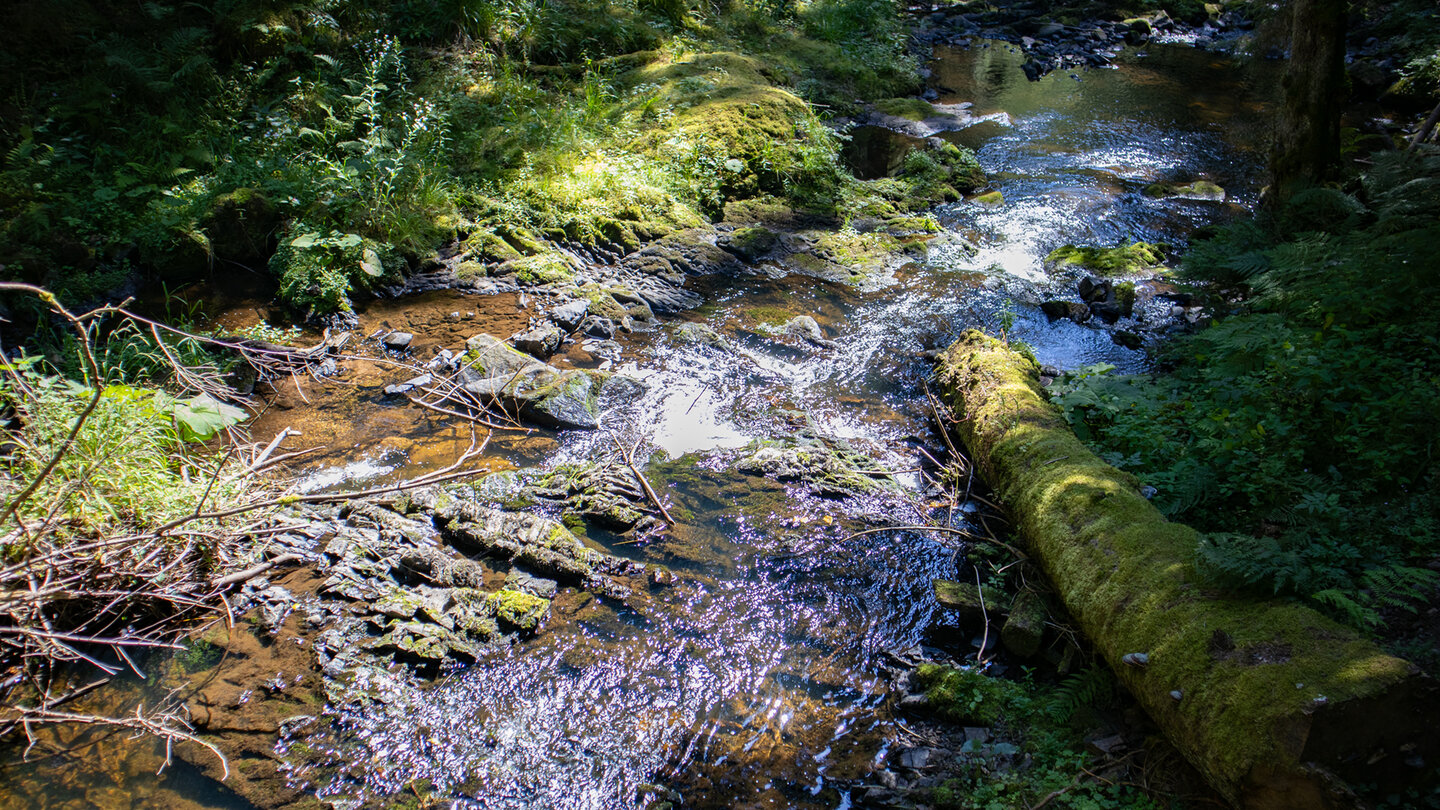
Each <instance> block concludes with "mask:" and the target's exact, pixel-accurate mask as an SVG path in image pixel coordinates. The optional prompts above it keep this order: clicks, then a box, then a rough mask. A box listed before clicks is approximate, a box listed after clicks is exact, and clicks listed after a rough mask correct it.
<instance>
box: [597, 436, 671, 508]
mask: <svg viewBox="0 0 1440 810" xmlns="http://www.w3.org/2000/svg"><path fill="white" fill-rule="evenodd" d="M611 438H612V439H614V441H615V449H617V450H619V451H620V457H621V458H623V459H625V466H627V467H629V468H630V472H633V473H635V477H636V478H637V479H639V481H640V486H642V487H644V488H645V495H646V497H648V498H649V499H650V502H651V503H653V504H655V508H657V509H659V510H660V514H661V515H662V516H664V518H665V523H666V524H668V525H669V526H670V527H671V528H674V527H675V518H673V517H670V510H668V509H666V508H665V504H663V503H661V502H660V496H659V495H656V494H655V490H654V489H652V488H651V487H650V482H649V481H647V480H646V479H645V476H644V475H643V474H642V473H641V472H640V469H639V468H638V467H636V466H635V461H634V459H633V458H631V456H632V453H633V451H626V449H625V445H623V444H621V443H620V437H618V436H612V437H611ZM637 447H638V445H637Z"/></svg>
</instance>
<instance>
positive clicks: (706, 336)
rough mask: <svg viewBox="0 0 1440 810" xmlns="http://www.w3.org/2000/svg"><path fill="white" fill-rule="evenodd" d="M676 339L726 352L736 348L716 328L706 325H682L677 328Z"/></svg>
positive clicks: (694, 323) (693, 323)
mask: <svg viewBox="0 0 1440 810" xmlns="http://www.w3.org/2000/svg"><path fill="white" fill-rule="evenodd" d="M675 339H676V340H679V341H680V342H682V343H699V344H701V345H705V346H711V347H714V348H716V349H722V350H725V351H729V350H730V349H733V348H734V344H732V343H731V342H730V339H729V338H727V337H725V336H724V335H722V334H720V333H719V332H717V331H715V328H714V327H712V326H710V325H709V324H705V323H698V322H691V323H682V324H680V325H679V326H677V327H675Z"/></svg>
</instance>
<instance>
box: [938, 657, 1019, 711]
mask: <svg viewBox="0 0 1440 810" xmlns="http://www.w3.org/2000/svg"><path fill="white" fill-rule="evenodd" d="M914 678H915V681H914V683H915V686H917V687H918V688H919V689H920V690H921V691H923V692H924V693H925V697H926V705H927V706H929V707H930V708H931V710H933V711H934V712H935V713H936V714H937V715H939V716H940V717H941V718H943V719H945V720H948V721H950V722H952V723H955V724H958V725H962V726H993V725H995V724H996V723H998V722H1000V720H1001V719H1002V718H1003V717H1005V715H1006V713H1007V712H1008V711H1009V709H1010V706H1011V704H1012V702H1013V700H1014V695H1015V692H1016V691H1017V687H1016V686H1015V685H1014V684H1010V683H1007V682H1005V681H1002V680H999V679H998V678H991V677H988V676H986V675H985V674H984V673H983V672H980V671H979V670H974V669H953V668H951V667H945V666H940V665H938V664H921V665H920V666H919V667H918V668H916V670H915V675H914Z"/></svg>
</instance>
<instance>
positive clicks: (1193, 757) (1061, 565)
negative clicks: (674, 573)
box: [939, 332, 1440, 810]
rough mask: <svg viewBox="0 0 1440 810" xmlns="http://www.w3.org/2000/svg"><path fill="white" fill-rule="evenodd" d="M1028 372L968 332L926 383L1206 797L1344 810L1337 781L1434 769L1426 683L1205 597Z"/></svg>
mask: <svg viewBox="0 0 1440 810" xmlns="http://www.w3.org/2000/svg"><path fill="white" fill-rule="evenodd" d="M1037 372H1038V370H1037V369H1036V368H1035V364H1034V363H1033V362H1032V361H1031V360H1028V359H1026V358H1024V357H1022V356H1020V355H1018V354H1016V353H1015V352H1013V351H1011V350H1010V349H1009V347H1007V346H1006V345H1005V344H1004V343H1002V342H1000V341H998V340H995V339H994V338H990V337H987V336H985V335H983V334H980V333H978V332H967V333H966V334H965V335H964V336H962V337H961V339H960V340H959V341H958V342H956V343H955V345H953V346H951V347H950V348H949V349H948V350H947V351H946V352H945V354H944V355H943V356H942V357H941V359H940V367H939V378H940V384H941V389H942V391H943V393H944V396H945V398H946V401H947V402H948V403H949V404H950V405H951V407H952V408H954V410H955V412H956V413H958V414H961V415H962V418H961V419H960V421H959V422H958V423H957V424H956V431H957V433H959V435H960V437H961V439H962V440H963V441H964V442H965V445H966V447H967V448H969V451H970V454H971V456H972V458H973V459H974V460H975V462H976V463H977V465H978V466H979V468H980V470H981V472H982V474H983V477H984V478H985V480H986V481H987V482H988V483H989V484H990V485H991V486H993V487H994V488H995V491H996V492H997V493H998V494H999V495H1000V497H1001V499H1002V500H1003V501H1004V503H1005V505H1006V506H1007V508H1008V509H1009V510H1010V511H1011V513H1012V518H1013V520H1014V522H1015V525H1016V527H1017V529H1018V531H1019V532H1020V533H1021V535H1022V536H1023V538H1024V540H1025V541H1026V543H1027V551H1028V552H1029V554H1030V555H1031V557H1032V558H1033V559H1035V560H1036V561H1037V562H1038V563H1039V564H1040V566H1041V567H1042V568H1043V569H1044V571H1045V573H1046V575H1047V576H1048V577H1049V578H1050V580H1051V582H1052V583H1053V585H1054V586H1055V589H1056V592H1057V594H1058V595H1059V597H1060V599H1061V600H1062V602H1063V603H1064V605H1065V607H1066V608H1067V609H1068V611H1069V612H1070V614H1071V616H1073V617H1074V619H1075V621H1076V622H1077V623H1078V625H1079V627H1080V629H1081V630H1082V631H1083V632H1084V633H1085V635H1086V636H1087V637H1088V638H1089V639H1090V640H1091V641H1092V642H1093V643H1094V644H1095V646H1096V648H1097V650H1098V651H1099V652H1100V653H1101V654H1102V655H1103V656H1104V658H1105V660H1106V661H1107V662H1108V663H1109V664H1110V667H1111V668H1112V669H1113V670H1114V671H1115V674H1116V676H1117V677H1118V678H1119V679H1120V681H1121V682H1122V683H1123V684H1124V685H1125V686H1126V688H1128V689H1129V690H1130V692H1131V693H1132V694H1133V695H1134V696H1135V698H1136V700H1137V701H1138V702H1139V703H1140V705H1141V706H1142V707H1144V709H1145V710H1146V712H1148V713H1149V715H1150V716H1151V717H1152V718H1153V719H1154V720H1155V722H1156V724H1157V725H1159V726H1160V728H1161V729H1163V730H1164V732H1165V734H1166V736H1168V737H1169V739H1170V740H1171V741H1172V742H1173V743H1174V745H1175V747H1176V748H1177V749H1179V750H1180V752H1181V753H1183V754H1184V755H1185V756H1186V758H1187V759H1189V761H1190V762H1191V763H1192V764H1193V765H1194V766H1195V767H1196V769H1197V770H1199V771H1200V773H1202V774H1203V775H1204V776H1205V778H1206V779H1207V780H1208V781H1209V782H1210V784H1211V785H1212V786H1214V788H1215V789H1216V790H1217V791H1219V792H1220V793H1221V794H1222V795H1224V796H1225V797H1226V798H1227V799H1229V800H1230V801H1231V802H1234V803H1236V804H1237V805H1239V806H1242V807H1245V808H1250V809H1251V810H1262V809H1263V810H1279V809H1280V808H1288V809H1290V810H1296V809H1301V808H1332V807H1347V806H1351V802H1352V801H1353V797H1352V796H1349V791H1348V789H1347V788H1346V787H1345V785H1344V783H1343V782H1342V781H1340V779H1337V778H1335V774H1339V775H1341V776H1343V777H1345V778H1351V779H1355V780H1356V781H1360V782H1368V783H1379V784H1384V783H1386V782H1391V783H1392V784H1393V783H1395V782H1404V781H1405V780H1407V779H1413V778H1414V774H1415V773H1416V771H1415V769H1414V768H1412V767H1410V766H1409V765H1407V763H1406V759H1407V758H1410V757H1414V756H1422V757H1424V760H1425V762H1426V763H1430V762H1433V761H1434V760H1433V759H1432V758H1431V756H1430V754H1433V753H1434V747H1435V743H1434V740H1433V738H1434V737H1435V736H1436V735H1434V733H1433V732H1432V731H1429V730H1427V729H1426V728H1425V727H1426V726H1427V725H1431V724H1433V721H1434V718H1435V717H1437V716H1440V714H1437V713H1436V704H1437V702H1440V694H1437V689H1436V687H1435V685H1434V683H1433V682H1432V681H1430V680H1429V679H1428V678H1426V677H1425V676H1423V675H1422V674H1420V673H1419V671H1418V670H1417V669H1416V668H1415V667H1413V666H1412V665H1410V664H1409V663H1407V662H1405V661H1403V660H1401V659H1399V658H1396V657H1394V656H1391V655H1388V654H1386V653H1385V652H1384V651H1382V650H1380V649H1379V648H1378V647H1376V646H1375V645H1374V644H1372V643H1371V642H1369V641H1367V640H1365V639H1362V638H1361V637H1360V636H1359V635H1357V634H1356V633H1355V632H1354V631H1352V630H1350V629H1349V628H1346V627H1344V626H1342V625H1339V624H1337V623H1336V622H1333V621H1331V620H1329V619H1327V618H1325V617H1324V616H1322V615H1320V614H1319V613H1316V612H1315V611H1313V610H1310V609H1308V608H1306V607H1304V606H1302V605H1299V604H1296V603H1293V602H1285V601H1280V600H1263V599H1252V598H1248V597H1244V596H1239V595H1235V594H1230V593H1225V592H1219V591H1216V590H1215V589H1213V588H1212V586H1210V585H1208V584H1206V583H1204V582H1202V581H1201V580H1200V579H1199V577H1198V575H1197V573H1196V572H1195V570H1194V569H1193V567H1192V565H1191V560H1192V558H1193V553H1194V549H1195V546H1196V543H1197V542H1198V540H1199V534H1198V533H1197V532H1195V531H1194V530H1193V529H1190V528H1188V527H1186V526H1183V525H1181V524H1178V523H1170V522H1168V521H1166V520H1165V518H1164V517H1163V516H1162V515H1161V514H1160V512H1159V511H1158V510H1156V509H1155V508H1154V507H1153V506H1151V505H1150V502H1149V501H1147V500H1146V499H1145V498H1144V497H1142V496H1141V495H1140V494H1139V492H1138V483H1139V482H1138V481H1136V480H1135V478H1134V477H1133V476H1131V475H1129V474H1127V473H1123V472H1121V471H1120V470H1117V469H1115V468H1114V467H1111V466H1109V465H1107V464H1105V463H1104V462H1102V461H1100V459H1099V458H1097V457H1096V456H1095V455H1094V454H1093V453H1091V452H1090V451H1089V450H1088V449H1087V448H1086V447H1085V446H1084V445H1083V444H1081V442H1080V441H1079V440H1078V439H1077V438H1076V437H1075V434H1074V433H1073V432H1072V431H1071V430H1070V428H1069V426H1068V425H1067V424H1066V423H1065V421H1064V419H1063V418H1062V417H1061V415H1060V414H1059V412H1058V410H1057V409H1056V408H1055V407H1054V406H1052V405H1051V404H1050V403H1049V402H1048V401H1047V399H1046V397H1045V394H1044V393H1043V391H1042V390H1041V388H1040V386H1039V380H1038V376H1037ZM1130 653H1137V654H1140V653H1143V654H1144V657H1143V660H1142V657H1141V656H1138V655H1135V656H1129V658H1128V659H1127V655H1128V654H1130ZM1427 747H1428V749H1429V750H1425V749H1427ZM1354 768H1358V769H1359V771H1358V773H1357V772H1356V771H1355V770H1353V769H1354Z"/></svg>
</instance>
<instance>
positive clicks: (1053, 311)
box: [1040, 300, 1090, 323]
mask: <svg viewBox="0 0 1440 810" xmlns="http://www.w3.org/2000/svg"><path fill="white" fill-rule="evenodd" d="M1040 311H1041V312H1044V313H1045V317H1047V318H1049V319H1050V320H1052V321H1058V320H1060V319H1061V318H1069V319H1070V320H1072V321H1074V322H1075V323H1084V322H1086V321H1088V320H1090V306H1089V305H1087V304H1083V303H1080V302H1078V301H1059V300H1054V301H1044V302H1042V303H1041V304H1040Z"/></svg>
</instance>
